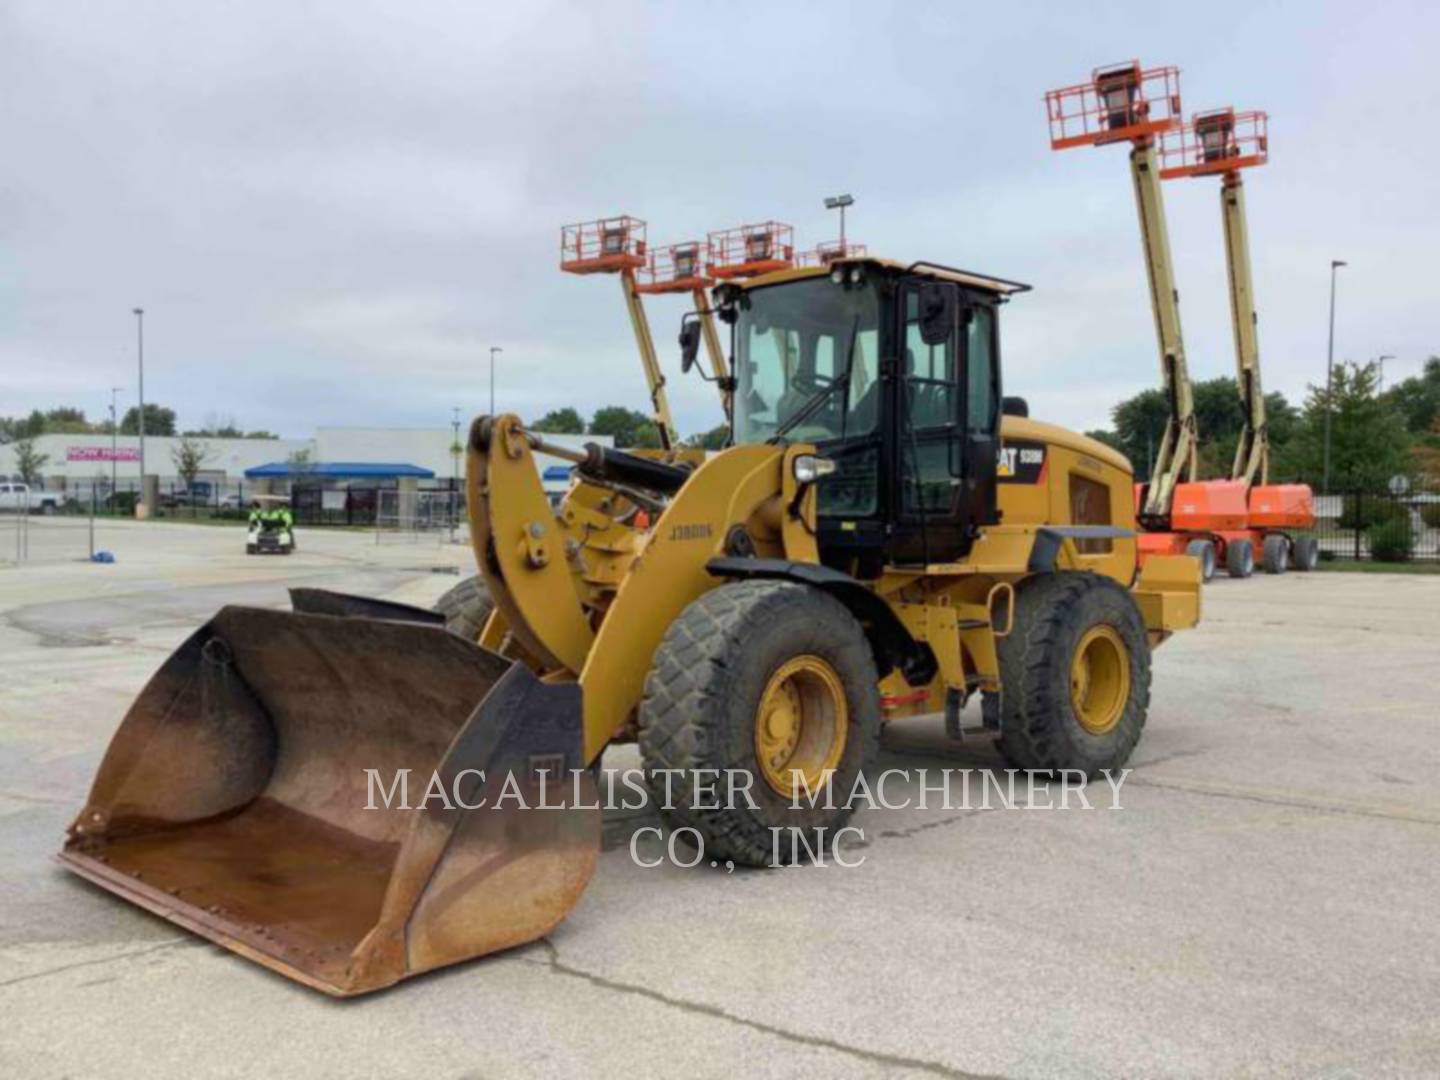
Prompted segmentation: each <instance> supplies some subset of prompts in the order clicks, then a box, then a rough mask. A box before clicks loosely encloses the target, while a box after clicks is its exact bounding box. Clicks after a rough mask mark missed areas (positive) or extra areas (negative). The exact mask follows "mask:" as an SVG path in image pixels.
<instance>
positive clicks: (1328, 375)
mask: <svg viewBox="0 0 1440 1080" xmlns="http://www.w3.org/2000/svg"><path fill="white" fill-rule="evenodd" d="M1347 265H1349V264H1347V263H1346V262H1345V260H1344V259H1331V260H1330V347H1329V348H1328V349H1327V350H1326V353H1325V468H1324V473H1323V479H1322V481H1321V490H1323V491H1324V492H1325V494H1326V495H1329V494H1330V414H1331V412H1333V411H1334V402H1333V401H1332V400H1331V395H1332V394H1333V393H1334V389H1335V271H1336V270H1339V269H1340V267H1342V266H1347Z"/></svg>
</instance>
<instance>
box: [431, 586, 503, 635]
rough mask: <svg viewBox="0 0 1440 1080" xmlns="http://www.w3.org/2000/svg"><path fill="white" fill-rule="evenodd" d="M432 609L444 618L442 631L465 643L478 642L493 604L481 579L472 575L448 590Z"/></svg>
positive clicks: (493, 607) (492, 609)
mask: <svg viewBox="0 0 1440 1080" xmlns="http://www.w3.org/2000/svg"><path fill="white" fill-rule="evenodd" d="M431 610H432V611H438V612H439V613H440V614H441V615H444V616H445V629H446V630H449V631H450V632H451V633H452V634H454V635H456V636H457V637H462V638H464V639H465V640H466V641H479V640H480V632H481V631H482V630H484V629H485V624H486V622H488V621H489V619H490V613H491V612H492V611H494V610H495V601H493V600H491V599H490V590H488V589H487V588H486V587H485V581H484V579H483V578H481V576H480V575H479V574H474V575H472V576H470V577H468V578H466V579H465V580H464V581H462V582H460V583H459V584H458V585H454V586H451V587H450V588H449V589H447V590H446V592H445V594H444V595H443V596H441V597H440V599H439V600H436V601H435V605H434V607H433V608H431Z"/></svg>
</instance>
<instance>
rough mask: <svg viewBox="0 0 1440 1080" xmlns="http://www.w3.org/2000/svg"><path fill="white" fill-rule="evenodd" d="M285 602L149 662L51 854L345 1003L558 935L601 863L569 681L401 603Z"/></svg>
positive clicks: (228, 613) (224, 616) (226, 620)
mask: <svg viewBox="0 0 1440 1080" xmlns="http://www.w3.org/2000/svg"><path fill="white" fill-rule="evenodd" d="M295 599H296V603H297V607H303V608H304V609H305V610H299V611H294V612H285V611H272V610H262V609H256V608H245V607H227V608H224V609H222V610H221V611H220V612H219V614H217V615H216V616H215V617H214V618H213V619H212V620H211V621H210V622H209V623H207V624H206V625H205V626H203V627H202V628H201V629H200V630H198V631H197V632H196V633H195V634H194V635H192V636H191V637H190V639H189V640H188V641H186V642H185V643H184V644H183V645H182V646H181V647H180V648H179V649H178V650H177V651H176V652H175V654H174V655H172V656H171V657H170V659H169V660H167V661H166V663H165V665H164V666H163V667H162V668H161V669H160V670H159V672H157V673H156V675H155V676H154V677H153V678H152V679H151V680H150V682H149V684H148V685H147V686H146V687H145V689H144V690H143V691H142V692H141V694H140V697H139V698H138V699H137V700H136V702H135V704H134V705H133V706H131V708H130V711H129V712H128V713H127V714H126V716H125V719H124V721H123V722H122V723H121V725H120V728H119V730H118V731H117V732H116V734H115V737H114V739H113V740H112V742H111V744H110V747H109V749H108V750H107V752H106V754H105V758H104V760H103V762H102V763H101V766H100V771H99V773H98V775H97V776H96V779H95V783H94V787H93V788H92V790H91V792H90V797H89V801H88V803H87V804H86V806H85V809H84V810H83V811H82V812H81V814H80V816H79V817H78V818H76V820H75V822H74V824H73V825H71V827H70V830H69V834H68V838H67V840H66V843H65V846H64V849H63V850H62V852H61V854H60V859H61V861H62V862H63V863H64V864H65V865H66V866H67V867H68V868H70V869H71V870H73V871H75V872H76V873H78V874H80V875H82V876H83V877H86V878H88V879H89V880H91V881H93V882H95V883H97V884H99V885H100V886H102V887H103V888H105V889H108V890H110V891H111V892H113V893H116V894H118V895H120V896H122V897H124V898H125V899H127V900H130V901H132V902H134V903H136V904H139V905H140V906H142V907H145V908H148V909H149V910H151V911H153V912H156V913H157V914H159V915H162V916H164V917H165V918H167V919H169V920H171V921H172V922H175V923H178V924H179V925H181V926H184V927H186V928H188V929H190V930H192V931H194V932H195V933H198V934H201V935H203V936H204V937H207V938H209V939H210V940H212V941H215V942H217V943H219V944H221V945H224V946H225V947H226V948H229V949H231V950H233V951H235V952H237V953H239V954H241V955H242V956H245V957H248V958H250V959H251V960H255V961H257V962H259V963H261V964H264V965H265V966H266V967H269V968H272V969H274V970H275V971H278V972H280V973H282V974H284V975H287V976H289V977H291V978H293V979H297V980H299V981H300V982H302V983H305V984H307V985H309V986H312V987H315V988H317V989H320V990H323V991H326V992H328V993H331V994H336V995H341V996H345V995H351V994H359V993H365V992H367V991H371V990H377V989H379V988H381V987H384V986H389V985H391V984H393V983H395V982H398V981H399V980H400V979H403V978H406V977H407V976H410V975H414V974H417V973H419V972H422V971H427V970H429V969H432V968H437V967H441V966H444V965H446V964H452V963H455V962H456V961H460V960H465V959H469V958H472V957H476V956H483V955H484V954H486V953H490V952H494V951H496V950H498V949H505V948H509V947H511V946H515V945H520V944H523V943H524V942H527V941H532V940H534V939H535V938H538V937H540V936H542V935H543V934H545V933H547V932H548V931H549V930H551V929H552V928H553V927H554V926H555V925H556V924H557V923H559V922H560V920H561V919H563V918H564V917H565V915H566V914H567V913H568V912H569V911H570V909H571V908H572V907H573V906H574V905H575V903H576V902H577V901H578V899H579V897H580V894H581V892H582V891H583V890H584V888H585V885H586V883H587V882H588V881H589V879H590V875H591V873H592V872H593V871H594V868H595V861H596V857H597V854H598V851H599V839H600V811H599V808H598V802H597V800H596V798H595V788H594V781H593V779H592V778H591V776H590V774H589V773H588V772H586V771H584V770H583V769H582V768H581V765H582V762H581V718H580V690H579V688H578V687H576V686H574V685H573V684H571V685H551V684H549V683H545V682H542V681H540V680H539V679H537V678H536V677H535V676H534V675H533V674H532V673H531V672H530V670H529V669H528V668H526V667H524V666H523V665H519V664H512V663H511V662H510V661H508V660H506V659H504V658H503V657H501V656H499V655H497V654H495V653H492V652H488V651H486V650H484V649H482V648H480V647H479V646H477V645H474V644H471V643H470V642H467V641H464V640H462V639H461V638H459V637H457V636H455V635H454V634H450V633H447V632H446V631H445V630H444V629H443V628H442V627H438V626H435V625H427V624H426V623H425V622H423V621H416V620H411V619H408V618H405V617H404V612H403V609H402V610H400V611H399V613H398V614H397V613H391V614H388V615H379V616H377V615H376V612H377V611H381V610H383V608H374V609H371V610H370V611H368V612H366V613H364V614H359V615H356V614H333V613H332V614H327V613H322V611H325V610H328V611H333V612H343V611H349V610H353V605H349V604H347V603H343V602H341V601H342V600H343V599H344V598H340V599H336V598H333V597H332V598H330V599H329V600H326V598H324V597H316V596H314V595H311V596H308V597H305V598H303V599H304V600H305V601H306V602H305V603H303V604H302V603H301V601H302V597H301V596H299V595H297V596H296V598H295ZM362 610H363V608H362ZM367 770H369V771H367ZM542 803H543V807H542V805H541V804H542Z"/></svg>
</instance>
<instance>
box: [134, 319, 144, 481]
mask: <svg viewBox="0 0 1440 1080" xmlns="http://www.w3.org/2000/svg"><path fill="white" fill-rule="evenodd" d="M134 313H135V346H136V353H137V355H138V356H139V359H140V407H139V408H138V409H136V410H135V415H136V420H135V423H136V430H137V431H139V433H140V499H139V501H140V502H143V501H144V500H145V309H144V308H138V307H137V308H135V309H134Z"/></svg>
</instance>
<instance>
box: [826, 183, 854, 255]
mask: <svg viewBox="0 0 1440 1080" xmlns="http://www.w3.org/2000/svg"><path fill="white" fill-rule="evenodd" d="M854 204H855V197H854V196H853V195H831V196H830V197H829V198H827V199H826V200H825V209H826V210H839V211H840V255H841V257H842V258H843V257H844V255H845V208H846V207H847V206H853V205H854Z"/></svg>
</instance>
